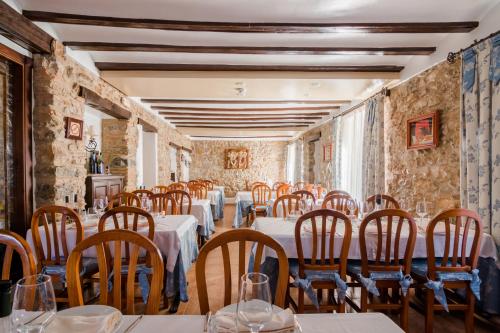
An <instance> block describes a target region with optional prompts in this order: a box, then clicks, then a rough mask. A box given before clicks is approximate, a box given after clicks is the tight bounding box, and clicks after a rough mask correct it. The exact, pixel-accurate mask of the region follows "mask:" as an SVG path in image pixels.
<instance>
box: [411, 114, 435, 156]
mask: <svg viewBox="0 0 500 333" xmlns="http://www.w3.org/2000/svg"><path fill="white" fill-rule="evenodd" d="M438 141H439V111H438V110H436V111H433V112H431V113H428V114H425V115H423V116H419V117H415V118H411V119H408V121H407V125H406V148H408V149H428V148H435V147H437V146H438Z"/></svg>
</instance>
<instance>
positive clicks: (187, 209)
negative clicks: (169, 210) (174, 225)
mask: <svg viewBox="0 0 500 333" xmlns="http://www.w3.org/2000/svg"><path fill="white" fill-rule="evenodd" d="M167 195H169V196H170V197H171V198H173V199H174V200H175V205H176V207H177V209H176V214H179V215H191V204H192V202H191V196H190V195H189V193H188V192H186V191H182V190H173V191H168V192H167Z"/></svg>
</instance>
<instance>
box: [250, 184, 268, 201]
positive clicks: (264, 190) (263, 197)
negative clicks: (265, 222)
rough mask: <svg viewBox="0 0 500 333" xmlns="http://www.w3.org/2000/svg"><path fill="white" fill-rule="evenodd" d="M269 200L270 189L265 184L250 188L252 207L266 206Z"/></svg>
mask: <svg viewBox="0 0 500 333" xmlns="http://www.w3.org/2000/svg"><path fill="white" fill-rule="evenodd" d="M269 199H271V188H270V187H269V186H267V185H265V184H259V185H256V186H254V187H253V188H252V200H253V204H254V206H262V205H267V202H268V201H269Z"/></svg>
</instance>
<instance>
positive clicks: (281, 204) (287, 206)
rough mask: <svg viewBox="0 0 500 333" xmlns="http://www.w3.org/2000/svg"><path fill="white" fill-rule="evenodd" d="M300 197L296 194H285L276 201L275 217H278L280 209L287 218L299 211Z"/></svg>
mask: <svg viewBox="0 0 500 333" xmlns="http://www.w3.org/2000/svg"><path fill="white" fill-rule="evenodd" d="M299 203H300V196H298V195H295V194H284V195H282V196H280V197H278V198H277V199H276V201H275V202H274V205H273V216H275V217H276V216H278V215H279V214H278V209H281V210H282V216H283V217H285V218H286V217H287V216H288V215H289V214H290V212H291V211H298V210H299Z"/></svg>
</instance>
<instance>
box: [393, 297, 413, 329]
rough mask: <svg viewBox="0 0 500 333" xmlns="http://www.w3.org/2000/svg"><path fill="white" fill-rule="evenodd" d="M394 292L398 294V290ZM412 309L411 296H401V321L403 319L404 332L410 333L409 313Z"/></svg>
mask: <svg viewBox="0 0 500 333" xmlns="http://www.w3.org/2000/svg"><path fill="white" fill-rule="evenodd" d="M393 292H396V290H393ZM409 309H410V295H409V294H406V296H403V295H401V313H400V315H399V316H400V319H401V328H402V329H403V331H405V332H406V333H409V332H410V330H409V327H408V311H409Z"/></svg>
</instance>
